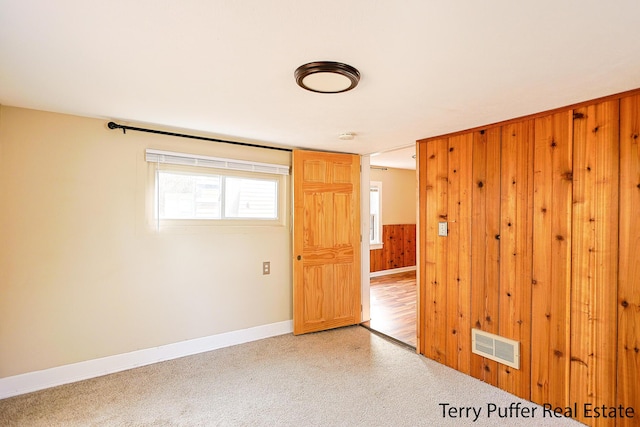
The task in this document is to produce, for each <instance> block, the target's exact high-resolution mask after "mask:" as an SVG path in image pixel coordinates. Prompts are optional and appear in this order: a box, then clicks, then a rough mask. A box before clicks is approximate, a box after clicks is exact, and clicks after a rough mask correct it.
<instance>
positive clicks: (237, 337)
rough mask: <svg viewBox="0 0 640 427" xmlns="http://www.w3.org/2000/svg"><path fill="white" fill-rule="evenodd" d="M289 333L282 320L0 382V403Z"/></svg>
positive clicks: (288, 323)
mask: <svg viewBox="0 0 640 427" xmlns="http://www.w3.org/2000/svg"><path fill="white" fill-rule="evenodd" d="M291 332H293V321H292V320H285V321H284V322H278V323H271V324H268V325H261V326H256V327H253V328H248V329H241V330H238V331H231V332H225V333H222V334H217V335H210V336H208V337H202V338H195V339H192V340H187V341H181V342H177V343H173V344H167V345H162V346H159V347H153V348H147V349H144V350H138V351H132V352H130V353H123V354H117V355H115V356H109V357H102V358H99V359H93V360H87V361H84V362H78V363H73V364H70V365H64V366H58V367H55V368H50V369H44V370H42V371H34V372H28V373H26V374H20V375H14V376H11V377H6V378H0V399H5V398H7V397H12V396H17V395H20V394H25V393H31V392H33V391H37V390H42V389H45V388H50V387H55V386H59V385H62V384H68V383H72V382H76V381H82V380H86V379H89V378H95V377H99V376H102V375H107V374H112V373H115V372H120V371H126V370H127V369H132V368H137V367H140V366H145V365H150V364H152V363H157V362H164V361H166V360H171V359H177V358H179V357H184V356H190V355H193V354H198V353H204V352H206V351H211V350H216V349H219V348H224V347H230V346H232V345H237V344H243V343H247V342H251V341H257V340H260V339H264V338H269V337H273V336H276V335H284V334H288V333H291Z"/></svg>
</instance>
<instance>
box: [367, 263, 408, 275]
mask: <svg viewBox="0 0 640 427" xmlns="http://www.w3.org/2000/svg"><path fill="white" fill-rule="evenodd" d="M415 269H416V266H415V265H412V266H410V267H400V268H392V269H391V270H380V271H374V272H373V273H369V277H380V276H387V275H389V274H396V273H406V272H407V271H414V270H415Z"/></svg>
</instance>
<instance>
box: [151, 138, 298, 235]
mask: <svg viewBox="0 0 640 427" xmlns="http://www.w3.org/2000/svg"><path fill="white" fill-rule="evenodd" d="M146 160H147V162H148V164H149V178H150V181H151V183H152V185H150V186H149V187H148V188H149V197H148V203H147V206H148V215H147V218H148V223H149V224H150V225H151V226H152V227H153V228H156V229H157V230H160V229H161V228H162V229H182V228H185V227H186V228H188V227H194V226H196V227H214V228H218V227H220V226H251V227H253V226H262V227H264V226H278V227H282V226H286V223H287V212H286V197H287V196H286V194H287V193H286V191H287V190H286V186H287V176H288V174H289V166H287V165H276V164H268V163H257V162H250V161H244V160H236V159H223V158H216V157H208V156H199V155H191V154H184V153H174V152H168V151H160V150H152V149H147V150H146ZM160 172H170V173H178V174H185V175H199V176H202V175H215V176H222V177H239V178H247V179H265V180H271V181H276V182H277V218H275V219H258V218H224V212H222V217H223V218H221V219H219V218H197V219H196V218H193V219H161V218H160V217H159V209H158V200H159V192H158V191H159V189H158V184H159V173H160ZM223 179H224V178H223ZM221 209H224V205H222V207H221Z"/></svg>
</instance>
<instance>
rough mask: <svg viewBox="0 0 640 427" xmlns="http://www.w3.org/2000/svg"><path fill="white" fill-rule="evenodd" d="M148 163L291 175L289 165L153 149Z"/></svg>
mask: <svg viewBox="0 0 640 427" xmlns="http://www.w3.org/2000/svg"><path fill="white" fill-rule="evenodd" d="M146 161H147V162H151V163H167V164H171V165H184V166H199V167H203V168H215V169H227V170H237V171H245V172H259V173H269V174H275V175H289V166H287V165H278V164H272V163H259V162H251V161H248V160H235V159H225V158H220V157H209V156H199V155H196V154H185V153H176V152H173V151H161V150H153V149H147V150H146Z"/></svg>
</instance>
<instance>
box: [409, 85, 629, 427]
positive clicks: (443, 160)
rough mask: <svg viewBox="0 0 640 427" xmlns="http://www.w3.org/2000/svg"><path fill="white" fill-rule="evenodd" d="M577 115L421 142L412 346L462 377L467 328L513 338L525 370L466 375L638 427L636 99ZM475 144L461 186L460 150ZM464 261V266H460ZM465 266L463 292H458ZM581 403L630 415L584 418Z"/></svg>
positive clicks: (483, 367)
mask: <svg viewBox="0 0 640 427" xmlns="http://www.w3.org/2000/svg"><path fill="white" fill-rule="evenodd" d="M583 105H585V106H584V107H582V106H581V107H580V108H577V109H575V110H572V109H570V108H567V109H566V110H564V111H559V112H555V113H553V114H549V115H546V116H544V115H537V116H536V117H535V118H534V119H523V120H520V121H512V122H507V123H502V124H500V125H497V126H493V127H491V128H489V129H487V130H486V131H485V132H484V133H482V132H481V131H476V132H474V133H470V132H467V133H464V134H463V133H461V134H454V135H451V136H446V137H442V138H438V139H433V140H431V139H430V140H424V141H420V142H419V143H418V145H419V147H420V150H419V158H420V162H419V165H420V166H419V167H420V170H419V177H420V186H421V188H420V191H419V194H420V216H419V217H420V229H419V233H420V238H421V240H420V244H421V246H420V257H421V260H420V269H421V275H420V284H421V288H420V295H421V306H420V310H421V311H420V316H421V319H422V320H421V325H420V331H421V332H420V333H421V339H422V343H421V347H420V349H421V352H422V353H423V354H424V355H425V356H427V357H430V358H432V359H435V360H438V361H440V362H441V363H446V364H448V365H449V366H453V367H455V368H456V369H458V370H460V371H462V372H466V371H465V369H466V365H465V363H466V362H463V360H464V359H463V358H462V357H461V352H462V351H466V350H463V349H462V348H461V347H460V345H459V341H457V340H458V339H459V338H460V337H459V333H460V331H461V330H462V329H463V328H468V329H470V328H472V327H476V328H479V329H482V330H485V331H488V332H492V333H496V334H498V335H501V336H504V337H508V338H512V339H515V340H517V341H519V342H520V344H521V347H520V349H521V360H520V362H521V364H520V365H521V367H520V369H519V370H515V369H511V368H508V367H506V366H505V365H502V364H497V363H495V362H490V361H484V360H483V359H482V358H480V357H477V356H475V355H472V356H471V358H470V359H469V369H470V373H471V374H472V375H473V376H475V377H476V378H480V379H481V380H483V381H486V382H489V383H491V384H496V385H498V387H500V388H502V389H504V390H506V391H508V392H511V393H513V394H516V395H518V396H521V397H524V398H527V399H532V400H533V401H535V402H538V403H548V404H551V405H554V406H559V407H566V406H570V407H573V405H574V404H575V405H576V408H577V410H578V412H577V414H573V415H574V416H576V417H577V418H578V419H579V420H580V421H582V422H585V423H588V424H589V425H595V426H601V425H602V426H604V425H607V426H613V425H619V426H627V425H629V426H630V425H637V424H638V415H640V410H639V409H638V408H640V219H639V218H640V217H639V212H640V150H639V146H638V145H639V141H640V91H638V92H637V93H636V94H635V95H634V96H629V95H627V97H626V98H622V99H620V97H618V98H614V97H611V98H608V99H607V100H605V101H598V102H594V103H593V104H592V105H588V104H586V103H585V104H583ZM470 135H472V136H471V138H472V142H471V147H472V148H471V157H470V160H469V164H470V170H471V175H470V179H468V178H467V177H465V176H464V174H462V175H461V172H460V171H461V170H462V169H463V166H462V165H463V164H464V162H465V161H464V160H463V158H462V156H463V153H462V150H461V149H460V147H461V146H462V145H464V144H465V143H463V142H462V141H463V140H465V138H469V137H470ZM451 148H453V151H450V149H451ZM464 169H465V170H466V168H464ZM465 183H466V184H465ZM465 199H466V200H470V206H469V217H468V218H467V219H466V220H464V219H463V217H464V214H463V212H466V207H465V205H464V200H465ZM458 202H460V204H458ZM438 221H448V222H449V233H450V234H449V236H448V237H446V238H442V237H437V226H438ZM461 222H465V223H466V224H467V228H465V227H462V225H461ZM467 236H468V237H467ZM467 238H468V240H467ZM498 239H499V240H498ZM467 241H468V242H469V245H470V248H469V249H466V248H465V247H464V245H465V242H467ZM467 253H470V254H471V258H470V264H469V266H465V265H464V262H465V259H466V258H465V259H462V260H459V259H458V258H460V257H461V256H462V257H463V258H464V257H465V256H466V254H467ZM468 268H470V276H469V280H470V283H469V296H467V295H466V294H464V292H465V290H464V288H463V287H461V286H460V284H459V279H460V281H461V282H463V281H464V272H465V271H467V269H468ZM467 298H469V301H470V312H469V316H470V317H469V320H470V324H468V326H465V325H464V319H463V320H462V321H461V320H460V319H458V318H457V317H459V316H460V315H462V316H463V317H464V315H465V309H464V307H463V304H461V301H465V300H467ZM454 329H455V330H456V333H455V334H454V333H453V330H454ZM585 404H587V405H592V407H600V408H602V406H603V405H606V406H607V407H609V408H614V407H618V405H623V406H624V407H632V408H634V409H635V417H634V418H631V419H630V418H618V419H617V420H616V419H613V418H611V417H610V413H608V415H609V416H607V417H604V416H601V417H599V418H595V417H593V418H586V417H583V415H584V408H585ZM592 415H593V414H592Z"/></svg>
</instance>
